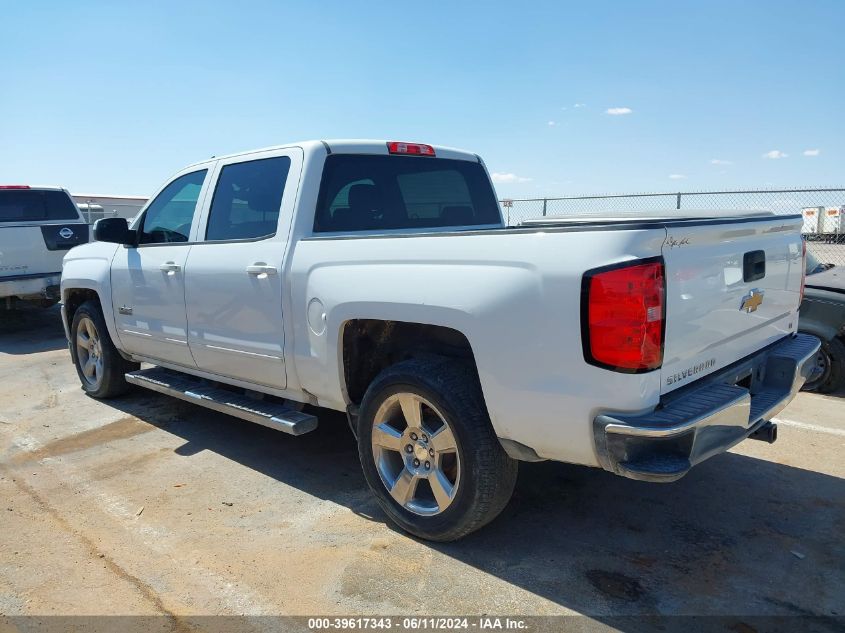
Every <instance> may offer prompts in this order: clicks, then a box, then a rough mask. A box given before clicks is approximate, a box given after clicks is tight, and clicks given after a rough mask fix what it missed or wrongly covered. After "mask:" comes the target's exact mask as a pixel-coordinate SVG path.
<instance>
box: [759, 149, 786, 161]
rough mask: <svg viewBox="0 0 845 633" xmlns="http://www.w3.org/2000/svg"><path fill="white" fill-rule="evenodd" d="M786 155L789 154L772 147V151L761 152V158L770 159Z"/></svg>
mask: <svg viewBox="0 0 845 633" xmlns="http://www.w3.org/2000/svg"><path fill="white" fill-rule="evenodd" d="M787 156H789V154H785V153H783V152H782V151H780V150H779V149H773V150H772V151H770V152H766V153H765V154H763V158H771V159H776V158H786V157H787Z"/></svg>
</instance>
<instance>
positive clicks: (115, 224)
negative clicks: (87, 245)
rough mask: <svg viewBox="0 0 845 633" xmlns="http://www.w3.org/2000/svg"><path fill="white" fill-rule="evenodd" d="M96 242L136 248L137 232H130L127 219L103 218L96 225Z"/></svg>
mask: <svg viewBox="0 0 845 633" xmlns="http://www.w3.org/2000/svg"><path fill="white" fill-rule="evenodd" d="M94 240H95V241H97V242H111V243H113V244H125V245H126V246H135V231H130V230H129V223H128V222H127V221H126V218H102V219H100V220H97V221H96V222H95V223H94Z"/></svg>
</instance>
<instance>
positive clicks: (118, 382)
mask: <svg viewBox="0 0 845 633" xmlns="http://www.w3.org/2000/svg"><path fill="white" fill-rule="evenodd" d="M70 336H71V346H72V352H71V354H72V355H73V363H74V365H75V366H76V373H77V374H78V375H79V381H80V382H81V383H82V389H83V390H84V391H85V392H86V393H87V394H88V395H89V396H92V397H94V398H112V397H114V396H119V395H121V394H123V393H126V391H128V390H129V383H127V382H126V378H125V377H124V376H125V374H126V372H128V371H133V370H135V369H138V367H139V366H140V365H139V364H138V363H132V362H130V361H128V360H126V359H124V358H123V357H122V356H121V355H120V353H119V352H118V351H117V348H116V347H115V346H114V343H113V342H112V340H111V336H109V331H108V329H107V328H106V321H105V319H104V318H103V313H102V311H101V310H100V306H99V305H98V304H97V303H96V302H94V301H86V302H85V303H83V304H82V305H81V306H79V308H77V310H76V313H75V314H74V315H73V323H72V324H71V328H70Z"/></svg>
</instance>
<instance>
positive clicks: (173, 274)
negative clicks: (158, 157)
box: [111, 169, 210, 367]
mask: <svg viewBox="0 0 845 633" xmlns="http://www.w3.org/2000/svg"><path fill="white" fill-rule="evenodd" d="M207 176H208V170H207V169H199V170H196V169H195V170H194V171H190V172H188V173H183V174H181V175H179V176H177V177H176V178H175V179H173V180H172V181H171V182H170V183H169V184H168V185H167V186H165V188H164V189H162V190H161V192H160V193H159V194H158V195H157V196H156V197H155V199H154V200H153V201H152V202H151V203H150V204H149V205H148V206H147V208H146V210H145V211H144V214H143V217H142V218H141V219H140V220H139V222H138V223H137V224H136V227H135V228H136V230H137V231H138V245H137V246H135V247H120V248H118V249H117V253H116V254H115V256H114V259H113V260H112V271H111V282H112V302H113V309H114V317H115V322H116V323H117V329H118V336H119V337H120V340H121V343H122V345H123V347H124V349H125V350H126V351H128V352H131V353H133V354H138V355H140V356H145V357H147V358H151V359H154V360H161V361H166V362H170V363H176V364H178V365H184V366H186V367H196V363H194V359H193V358H192V357H191V351H190V349H188V333H187V322H186V317H185V262H186V261H187V259H188V253H189V252H190V250H191V246H190V243H189V239H190V236H191V229H192V225H194V224H195V223H196V222H197V221H198V214H197V213H196V210H197V208H198V207H199V206H200V205H199V204H198V203H199V202H200V201H201V200H202V198H203V196H204V195H205V190H206V181H207V180H210V179H209V178H207Z"/></svg>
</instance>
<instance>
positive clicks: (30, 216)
mask: <svg viewBox="0 0 845 633" xmlns="http://www.w3.org/2000/svg"><path fill="white" fill-rule="evenodd" d="M78 219H79V210H78V209H77V208H76V205H75V204H74V203H73V200H71V199H70V196H68V195H67V194H66V193H65V192H64V191H45V190H39V189H6V190H0V222H44V221H47V222H50V221H54V220H55V221H62V220H78Z"/></svg>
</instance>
